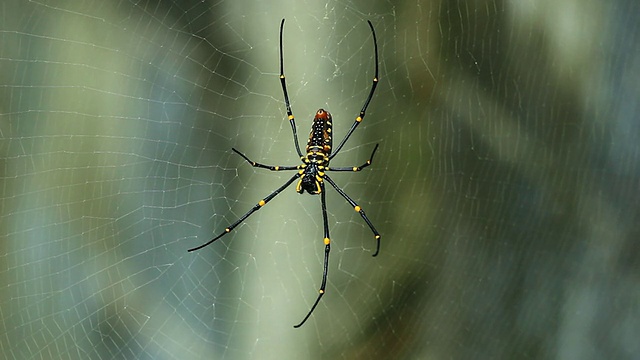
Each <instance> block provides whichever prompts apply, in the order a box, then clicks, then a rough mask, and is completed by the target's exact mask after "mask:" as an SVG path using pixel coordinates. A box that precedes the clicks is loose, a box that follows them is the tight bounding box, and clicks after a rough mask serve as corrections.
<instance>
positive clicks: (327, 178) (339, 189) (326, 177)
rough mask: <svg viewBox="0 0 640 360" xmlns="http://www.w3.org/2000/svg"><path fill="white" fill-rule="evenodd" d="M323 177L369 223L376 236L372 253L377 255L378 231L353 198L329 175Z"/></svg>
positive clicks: (378, 244)
mask: <svg viewBox="0 0 640 360" xmlns="http://www.w3.org/2000/svg"><path fill="white" fill-rule="evenodd" d="M324 179H325V180H327V182H329V184H331V186H333V188H334V189H336V191H337V192H338V194H340V195H342V197H343V198H344V199H345V200H347V202H348V203H349V204H351V206H353V209H354V210H355V211H357V212H359V213H360V216H362V219H364V221H365V222H366V223H367V225H369V229H371V231H372V232H373V236H374V237H375V238H376V241H377V244H376V252H375V253H374V254H373V256H377V255H378V253H379V252H380V233H378V231H377V230H376V228H375V227H373V224H372V223H371V221H370V220H369V218H368V217H367V215H366V214H365V213H364V210H362V208H361V207H360V205H358V204H356V202H355V201H353V199H352V198H350V197H349V195H347V193H345V192H344V190H342V189H341V188H340V187H339V186H338V185H337V184H336V183H335V182H333V180H332V179H331V178H330V177H329V176H327V175H325V176H324Z"/></svg>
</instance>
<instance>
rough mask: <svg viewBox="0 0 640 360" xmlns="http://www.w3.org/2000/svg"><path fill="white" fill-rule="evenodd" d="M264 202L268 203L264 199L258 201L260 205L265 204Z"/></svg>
mask: <svg viewBox="0 0 640 360" xmlns="http://www.w3.org/2000/svg"><path fill="white" fill-rule="evenodd" d="M264 204H266V202H264V200H260V201H258V205H260V206H264Z"/></svg>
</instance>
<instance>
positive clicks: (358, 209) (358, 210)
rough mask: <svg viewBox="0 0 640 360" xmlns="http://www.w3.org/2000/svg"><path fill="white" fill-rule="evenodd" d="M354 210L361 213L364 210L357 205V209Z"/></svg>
mask: <svg viewBox="0 0 640 360" xmlns="http://www.w3.org/2000/svg"><path fill="white" fill-rule="evenodd" d="M353 210H355V211H357V212H360V210H362V208H360V206H358V205H356V207H354V208H353Z"/></svg>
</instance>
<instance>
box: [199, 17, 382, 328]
mask: <svg viewBox="0 0 640 360" xmlns="http://www.w3.org/2000/svg"><path fill="white" fill-rule="evenodd" d="M367 22H368V23H369V27H370V28H371V34H372V35H373V47H374V53H375V63H376V67H375V76H374V77H373V82H372V84H371V90H370V91H369V96H367V99H366V100H365V102H364V105H363V106H362V110H360V114H359V115H358V116H357V117H356V119H355V121H354V122H353V124H352V125H351V128H350V129H349V131H348V132H347V135H345V137H344V139H342V141H341V142H340V144H338V147H337V148H336V149H335V151H334V150H333V148H332V132H331V127H332V123H331V121H332V118H331V114H330V113H329V112H328V111H326V110H324V109H319V110H318V111H316V115H315V117H314V119H313V123H312V125H311V133H310V134H309V140H308V141H307V147H306V154H304V155H303V154H302V152H301V151H300V144H299V143H298V134H297V132H296V123H295V120H294V117H293V112H292V111H291V105H290V103H289V95H288V94H287V84H286V82H285V77H284V64H283V56H282V32H283V29H284V19H282V22H281V23H280V84H281V85H282V93H283V94H284V104H285V106H286V108H287V117H288V119H289V123H290V125H291V130H292V132H293V143H294V144H295V147H296V151H297V153H298V156H299V157H300V159H301V160H302V164H301V165H297V166H278V165H275V166H274V165H264V164H261V163H257V162H255V161H253V160H250V159H249V158H248V157H247V156H246V155H244V154H243V153H241V152H240V151H238V150H236V149H235V148H232V149H231V150H233V151H234V152H235V153H236V154H238V155H240V156H241V157H242V158H243V159H244V160H246V161H247V162H248V163H249V164H250V165H251V166H252V167H256V168H262V169H268V170H271V171H283V170H297V172H296V173H295V175H293V176H292V177H291V178H290V179H289V180H287V182H285V183H284V184H283V185H282V186H280V187H279V188H277V189H276V190H275V191H273V192H272V193H271V194H269V195H267V197H265V198H264V199H262V200H260V201H258V203H257V204H256V205H254V206H253V208H251V210H249V211H247V213H245V214H244V215H242V216H241V217H240V218H239V219H238V220H236V221H235V222H234V223H232V224H231V225H229V226H228V227H227V228H225V229H224V231H223V232H222V233H221V234H220V235H218V236H216V237H214V238H213V239H211V240H209V241H208V242H206V243H204V244H202V245H200V246H197V247H194V248H192V249H189V250H188V251H195V250H199V249H202V248H203V247H205V246H208V245H210V244H211V243H213V242H214V241H216V240H218V239H220V238H221V237H223V236H224V235H226V234H228V233H230V232H231V230H233V229H235V228H236V226H238V225H240V224H241V223H242V222H243V221H245V220H246V219H247V218H248V217H249V216H251V215H252V214H253V213H254V212H256V211H258V210H260V209H261V208H262V207H263V206H265V205H266V204H267V203H268V202H269V201H271V200H272V199H273V198H275V197H276V196H277V195H278V194H280V193H281V192H282V191H283V190H284V189H286V188H287V187H289V185H291V184H293V183H294V182H295V181H296V180H298V184H297V185H296V191H297V192H298V193H300V194H303V193H304V192H305V191H306V192H307V193H309V194H310V195H320V201H321V203H322V220H323V225H324V239H323V241H324V265H323V271H322V282H321V285H320V290H319V291H318V292H319V294H318V297H317V298H316V301H315V303H314V304H313V306H312V307H311V310H309V312H308V313H307V315H306V316H305V317H304V319H302V321H301V322H300V323H299V324H297V325H294V328H299V327H300V326H302V325H303V324H304V323H305V322H306V321H307V319H308V318H309V317H310V316H311V314H312V313H313V311H314V310H315V308H316V306H318V303H319V302H320V299H322V296H323V295H324V294H325V288H326V285H327V271H328V268H329V251H330V248H331V240H330V238H329V222H328V220H327V205H326V199H325V181H326V182H328V183H329V185H331V186H332V187H333V188H334V189H336V191H337V192H338V194H340V195H341V196H342V197H343V198H344V199H345V200H346V201H347V202H348V203H349V204H350V205H351V206H352V207H353V209H354V210H355V211H357V212H358V213H359V214H360V216H362V219H363V220H364V221H365V222H366V223H367V225H368V226H369V229H371V231H372V232H373V235H374V237H375V239H376V251H375V253H374V254H373V256H377V255H378V253H379V252H380V234H379V233H378V231H377V230H376V228H375V227H374V226H373V224H372V223H371V221H370V220H369V218H368V217H367V215H366V214H365V213H364V210H362V207H360V205H358V204H357V203H356V202H355V201H354V200H353V199H352V198H351V197H349V195H347V194H346V193H345V192H344V190H342V189H341V188H340V187H339V186H338V185H337V184H336V183H335V182H334V181H333V179H331V177H329V175H327V174H326V173H327V172H328V171H353V172H357V171H360V170H362V169H364V168H366V167H367V166H369V165H371V161H372V160H373V156H374V155H375V153H376V150H377V149H378V144H376V146H375V147H374V148H373V151H372V152H371V156H370V157H369V160H367V161H366V162H365V163H364V164H362V165H360V166H354V167H329V162H330V161H331V159H333V158H334V157H335V156H336V155H338V153H339V152H340V150H341V149H342V147H343V146H344V144H345V143H346V142H347V140H349V137H351V134H353V132H354V130H355V129H356V128H357V127H358V125H360V123H361V122H362V120H363V119H364V116H365V112H366V111H367V107H368V106H369V103H370V102H371V98H373V94H374V92H375V90H376V86H377V85H378V43H377V41H376V32H375V30H374V29H373V25H372V24H371V21H367Z"/></svg>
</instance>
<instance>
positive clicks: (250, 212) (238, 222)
mask: <svg viewBox="0 0 640 360" xmlns="http://www.w3.org/2000/svg"><path fill="white" fill-rule="evenodd" d="M299 177H300V174H298V173H296V174H295V175H293V176H292V177H291V179H289V180H287V182H286V183H284V185H282V186H280V187H279V188H277V189H276V190H275V191H274V192H272V193H271V194H269V195H267V197H265V198H264V199H262V200H260V201H258V203H257V204H255V205H254V206H253V207H252V208H251V210H249V211H247V212H246V213H245V214H244V215H242V216H241V217H240V219H238V220H237V221H236V222H234V223H233V224H231V225H229V226H227V227H226V228H225V229H224V231H223V232H222V233H221V234H220V235H218V236H216V237H214V238H213V239H211V240H209V241H207V242H206V243H204V244H202V245H200V246H196V247H194V248H192V249H189V250H187V251H189V252H191V251H196V250H200V249H202V248H203V247H205V246H208V245H210V244H211V243H213V242H214V241H216V240H218V239H220V238H221V237H223V236H225V235H227V234H228V233H230V232H231V230H233V229H235V227H236V226H238V225H240V223H242V222H243V221H245V220H246V219H247V218H248V217H249V216H251V214H253V213H254V212H256V211H258V210H260V209H261V208H262V207H263V206H265V205H266V204H267V203H268V202H269V201H271V199H273V198H274V197H276V196H278V194H280V193H281V192H282V190H284V189H286V188H287V187H288V186H289V185H291V184H292V183H293V182H294V181H296V180H297V179H298V178H299Z"/></svg>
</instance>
